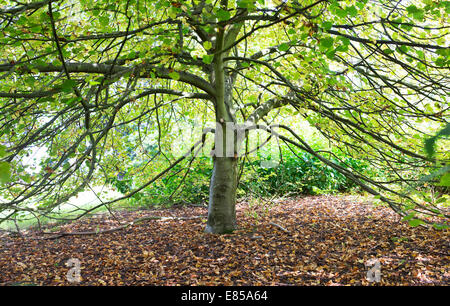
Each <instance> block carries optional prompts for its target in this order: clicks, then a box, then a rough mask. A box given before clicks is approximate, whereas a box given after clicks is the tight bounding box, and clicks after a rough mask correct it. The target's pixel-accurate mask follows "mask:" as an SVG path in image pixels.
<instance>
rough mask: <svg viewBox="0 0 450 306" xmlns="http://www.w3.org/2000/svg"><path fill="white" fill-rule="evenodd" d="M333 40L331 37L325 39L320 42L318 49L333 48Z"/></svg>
mask: <svg viewBox="0 0 450 306" xmlns="http://www.w3.org/2000/svg"><path fill="white" fill-rule="evenodd" d="M333 43H334V39H333V38H332V37H325V38H322V39H321V40H320V43H319V45H320V47H321V48H323V49H329V48H331V47H332V46H333Z"/></svg>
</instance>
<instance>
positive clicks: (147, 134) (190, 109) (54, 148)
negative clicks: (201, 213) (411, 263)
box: [0, 0, 450, 232]
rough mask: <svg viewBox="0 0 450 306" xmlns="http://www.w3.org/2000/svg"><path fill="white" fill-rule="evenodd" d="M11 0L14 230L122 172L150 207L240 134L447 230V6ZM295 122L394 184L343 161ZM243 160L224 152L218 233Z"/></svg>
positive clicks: (219, 164) (1, 133)
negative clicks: (167, 185) (161, 183)
mask: <svg viewBox="0 0 450 306" xmlns="http://www.w3.org/2000/svg"><path fill="white" fill-rule="evenodd" d="M2 3H3V4H2V5H1V6H0V33H1V35H0V126H1V129H0V158H1V161H0V182H1V185H0V195H1V203H0V212H3V217H2V219H0V220H7V219H9V218H20V214H21V213H27V214H33V215H36V216H40V215H44V216H45V215H48V214H50V213H52V212H54V211H55V209H56V208H57V207H59V206H60V205H61V204H63V203H65V202H66V201H67V199H69V198H70V197H72V196H74V195H76V194H77V193H79V192H80V191H81V190H84V189H87V188H90V187H92V186H93V185H95V184H96V183H101V182H108V181H111V179H112V178H116V177H120V176H121V175H124V173H126V174H127V175H129V176H134V177H139V183H140V184H139V185H137V186H132V188H130V189H129V190H126V192H124V196H123V197H122V198H127V197H132V196H136V195H138V194H139V193H140V192H141V191H143V190H144V189H145V188H146V187H148V186H150V185H151V184H153V183H155V182H156V181H157V180H158V179H160V178H162V177H164V176H169V175H177V174H179V173H180V171H181V170H179V169H178V168H177V166H180V165H185V167H186V168H189V165H190V162H192V160H193V159H194V158H195V157H196V154H197V152H198V151H199V150H200V149H201V148H202V146H204V145H205V143H206V142H207V139H208V137H209V135H210V134H214V136H213V138H214V142H215V148H217V146H218V142H219V141H222V139H219V138H218V137H219V136H218V133H217V129H218V127H220V126H225V125H226V124H228V123H232V124H234V125H235V126H236V127H237V129H238V130H239V131H243V132H244V135H245V136H248V135H250V133H252V131H253V130H260V131H263V132H267V134H268V135H267V136H270V137H277V138H278V139H279V140H280V141H282V142H284V143H286V145H288V146H289V147H292V148H297V149H301V150H303V151H305V152H308V153H310V154H312V155H313V156H315V157H316V158H318V159H319V160H320V161H321V162H323V163H324V164H326V165H327V166H329V167H331V168H333V169H336V170H337V171H339V172H340V173H342V174H343V175H345V176H347V177H349V178H350V179H352V180H353V181H355V182H356V183H357V184H358V185H360V186H361V187H362V188H363V189H364V190H365V191H367V192H369V193H370V194H373V195H374V196H375V197H377V198H379V199H380V200H381V201H384V202H385V203H387V204H388V205H389V206H390V207H391V208H392V209H393V210H395V211H396V212H397V213H399V214H400V215H402V216H404V219H405V220H409V222H410V224H412V225H418V224H425V223H429V224H434V226H435V227H438V228H441V227H443V226H445V225H446V224H447V222H448V221H447V220H448V217H449V213H448V211H447V208H446V206H445V202H444V201H445V199H446V198H445V197H442V192H441V193H440V192H439V190H442V189H444V190H445V188H447V186H449V171H450V170H449V169H450V166H449V164H448V162H449V151H448V147H446V145H447V146H448V141H447V140H446V139H445V137H446V135H448V125H447V122H448V115H449V112H448V110H449V103H448V94H449V85H450V84H449V75H450V74H449V72H450V71H449V65H450V48H449V46H448V37H449V28H450V25H449V24H448V14H449V12H450V2H449V1H433V0H423V1H417V2H412V1H406V0H405V1H401V0H400V1H399V0H395V1H394V0H363V1H352V0H342V1H338V0H307V1H279V0H277V1H264V0H258V1H251V0H238V1H227V0H221V1H212V0H192V1H167V0H121V1H110V0H95V1H94V0H79V1H74V0H44V1H30V0H28V1H27V2H19V1H14V0H5V1H3V2H2ZM283 114H284V115H289V116H297V117H298V118H303V119H305V120H307V121H308V122H309V123H310V125H311V126H313V127H314V128H315V129H317V131H318V132H319V133H321V134H322V135H323V136H324V137H326V139H327V140H328V141H329V143H330V147H334V148H337V150H339V151H340V152H342V154H343V155H346V156H354V157H357V158H358V159H361V160H365V161H368V162H370V163H371V164H372V165H373V166H375V167H377V168H379V169H380V170H382V171H383V172H384V173H385V174H386V176H383V177H370V176H368V175H366V174H364V173H362V172H361V171H359V170H358V169H355V168H354V167H353V166H352V165H351V164H345V163H337V162H336V160H339V159H340V157H339V156H336V155H335V154H334V153H333V152H331V150H316V149H314V148H313V147H312V146H311V144H310V143H308V140H307V139H305V138H304V137H303V136H302V131H296V130H295V129H294V128H293V127H292V126H290V125H289V124H285V122H284V120H283V118H284V116H283ZM191 115H195V116H197V117H198V118H199V120H200V122H203V125H202V126H201V127H202V131H203V133H200V135H198V139H197V140H196V142H194V143H193V144H192V147H187V148H186V150H185V152H182V153H180V154H179V155H178V156H174V154H169V153H170V150H171V143H172V142H173V141H174V140H173V135H171V134H170V133H168V131H169V130H170V129H171V127H172V126H173V125H175V124H177V123H178V122H180V120H181V119H180V118H188V117H189V116H191ZM211 122H213V123H215V122H217V125H213V126H211V125H208V124H209V123H211ZM446 125H447V128H446V129H444V128H445V127H446ZM439 131H441V132H439ZM445 131H447V132H445ZM130 135H132V136H133V137H132V138H130ZM222 136H223V135H222ZM433 136H434V137H433ZM432 137H433V138H432ZM222 138H224V139H225V138H226V137H222ZM429 138H430V139H432V141H431V142H430V141H428V142H427V144H428V145H427V149H428V151H433V152H434V154H432V155H431V154H427V150H426V147H425V141H426V139H429ZM247 139H248V138H247ZM236 141H237V142H239V139H238V140H236ZM446 141H447V142H446ZM235 144H236V145H237V147H239V146H240V144H239V143H235ZM242 147H245V146H242ZM430 148H431V149H430ZM233 149H234V151H235V152H234V154H232V156H226V157H223V158H224V159H223V160H222V159H221V158H222V157H219V156H215V155H214V153H212V158H213V160H214V163H215V166H214V167H215V171H214V172H213V175H212V180H211V191H210V196H211V199H210V218H209V221H208V226H210V227H211V230H210V231H211V232H225V231H228V230H230V229H232V228H233V226H234V225H233V224H234V222H235V221H234V220H231V221H230V222H229V223H230V224H227V222H228V221H223V220H222V219H221V218H225V219H226V218H232V217H230V215H232V214H234V210H233V205H234V202H235V200H236V195H235V190H236V185H237V181H238V180H237V179H236V177H237V176H238V174H237V172H238V168H237V165H238V164H239V162H241V161H242V160H243V159H244V158H245V156H246V154H245V153H246V152H245V150H243V152H241V151H239V150H236V148H235V147H233ZM39 150H41V151H42V150H43V152H44V153H43V154H41V155H40V158H39V160H38V161H37V162H36V164H33V163H30V162H29V159H30V156H32V155H33V154H35V153H36V152H37V151H39ZM133 161H135V162H133ZM136 161H139V162H136ZM158 162H159V164H158V167H161V165H164V168H158V169H156V168H155V167H157V166H156V163H158ZM118 173H119V174H118ZM150 174H152V175H150ZM183 175H188V171H187V172H185V174H183ZM122 198H117V199H112V200H102V202H101V204H99V206H101V205H109V204H112V203H115V202H117V201H119V200H120V199H122ZM214 199H215V200H214ZM225 202H226V204H223V203H225ZM33 203H38V205H32V204H33ZM230 203H231V204H230ZM224 205H225V206H227V207H228V208H227V209H225V210H222V209H221V208H220V207H223V206H224ZM216 207H219V208H217V209H216ZM93 209H94V208H93ZM90 210H92V209H89V210H85V211H82V212H80V213H79V214H78V215H77V216H76V217H75V218H79V217H81V216H83V215H85V214H86V213H88V212H89V211H90ZM218 224H220V225H218ZM224 224H225V225H224Z"/></svg>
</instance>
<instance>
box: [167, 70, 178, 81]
mask: <svg viewBox="0 0 450 306" xmlns="http://www.w3.org/2000/svg"><path fill="white" fill-rule="evenodd" d="M169 77H170V78H171V79H173V80H175V81H177V80H179V79H180V74H179V73H178V72H176V71H172V72H170V73H169Z"/></svg>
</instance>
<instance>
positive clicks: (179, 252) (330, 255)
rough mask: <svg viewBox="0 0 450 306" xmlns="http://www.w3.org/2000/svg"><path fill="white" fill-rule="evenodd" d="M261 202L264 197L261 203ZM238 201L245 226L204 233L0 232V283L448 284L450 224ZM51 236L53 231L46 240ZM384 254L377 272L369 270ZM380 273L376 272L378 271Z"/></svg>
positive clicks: (82, 226) (352, 209)
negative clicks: (71, 263) (73, 264)
mask: <svg viewBox="0 0 450 306" xmlns="http://www.w3.org/2000/svg"><path fill="white" fill-rule="evenodd" d="M264 204H265V205H264ZM258 207H259V208H258V209H257V208H255V206H254V205H249V204H248V202H242V203H239V204H238V207H237V214H238V224H239V230H237V231H236V232H235V233H233V234H229V235H211V234H206V233H204V232H203V229H204V227H205V222H206V217H205V218H203V217H196V218H192V219H189V218H183V219H175V218H168V219H154V220H153V219H151V220H147V221H145V222H142V223H139V224H135V225H132V226H129V227H126V228H124V229H121V230H119V231H114V232H110V233H103V234H97V235H83V236H64V237H60V238H55V239H48V238H52V235H49V234H46V235H43V234H39V233H38V232H33V233H28V234H27V235H25V237H20V236H17V235H11V234H3V235H1V236H0V242H1V245H0V271H1V273H0V284H2V285H17V284H37V285H74V284H76V283H70V282H69V281H68V280H67V274H68V272H69V269H70V267H68V266H66V263H67V262H68V260H69V259H71V258H77V259H79V261H80V265H81V273H80V274H81V278H82V279H81V282H80V283H78V284H79V285H275V286H280V285H449V284H450V271H449V262H450V260H449V259H450V256H449V255H450V254H449V231H448V230H447V231H437V230H434V229H422V228H412V227H409V226H408V225H407V224H405V223H403V222H400V218H399V217H398V216H396V215H395V214H393V213H392V212H391V211H390V210H389V209H388V208H386V207H381V206H379V207H375V206H373V204H371V203H369V202H367V201H363V200H361V199H359V198H357V197H349V196H347V197H342V196H340V197H337V196H314V197H303V198H291V199H279V200H276V201H273V202H270V203H262V205H259V206H258ZM206 214H207V209H206V208H204V207H183V208H172V209H165V210H140V211H134V212H130V211H126V212H120V213H119V212H118V213H116V214H115V215H116V218H117V219H115V218H113V217H112V216H111V215H102V216H98V217H95V218H87V219H83V220H80V221H77V222H75V223H71V224H66V225H61V226H58V227H57V228H54V229H53V230H54V231H55V232H80V231H89V230H93V231H99V230H104V229H108V228H113V227H117V226H120V225H121V224H123V223H124V222H127V221H128V222H129V221H132V220H134V219H136V218H139V217H143V216H167V217H177V216H178V217H195V216H206ZM119 221H120V222H121V223H120V222H119ZM42 238H47V239H42ZM377 260H378V262H379V267H380V272H381V275H380V279H379V280H380V281H379V282H376V281H375V282H369V281H368V280H367V279H366V278H367V272H368V271H369V270H370V269H372V272H374V271H375V270H373V268H374V267H375V266H373V265H374V263H375V262H376V261H377ZM372 275H374V274H372Z"/></svg>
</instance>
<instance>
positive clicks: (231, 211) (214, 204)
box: [206, 157, 238, 234]
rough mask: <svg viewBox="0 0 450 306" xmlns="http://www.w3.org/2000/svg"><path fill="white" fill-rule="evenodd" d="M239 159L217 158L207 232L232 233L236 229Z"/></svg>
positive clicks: (212, 177) (211, 184)
mask: <svg viewBox="0 0 450 306" xmlns="http://www.w3.org/2000/svg"><path fill="white" fill-rule="evenodd" d="M237 177H238V176H237V159H236V158H234V157H215V158H214V168H213V173H212V176H211V183H210V187H209V207H208V222H207V224H206V232H207V233H213V234H226V233H231V232H233V231H234V230H235V229H236V190H237Z"/></svg>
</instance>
